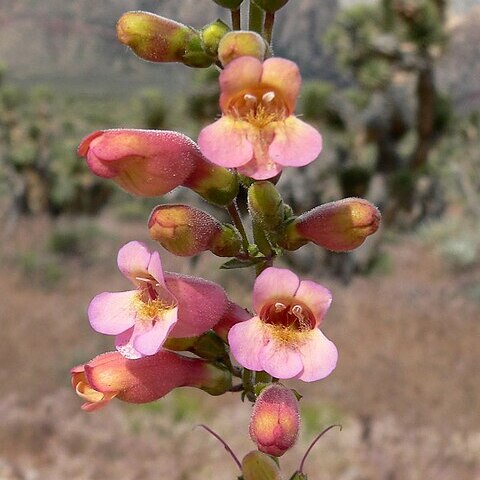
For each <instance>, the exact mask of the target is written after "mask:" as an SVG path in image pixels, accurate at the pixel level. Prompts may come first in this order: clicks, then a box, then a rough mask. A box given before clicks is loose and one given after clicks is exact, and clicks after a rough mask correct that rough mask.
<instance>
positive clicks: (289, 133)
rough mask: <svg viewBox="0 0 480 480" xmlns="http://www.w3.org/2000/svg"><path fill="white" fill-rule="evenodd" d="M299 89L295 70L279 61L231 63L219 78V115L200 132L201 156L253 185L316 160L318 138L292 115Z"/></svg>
mask: <svg viewBox="0 0 480 480" xmlns="http://www.w3.org/2000/svg"><path fill="white" fill-rule="evenodd" d="M300 84H301V78H300V72H299V70H298V67H297V65H296V64H295V63H293V62H291V61H289V60H285V59H283V58H270V59H268V60H266V61H265V62H264V63H262V62H260V60H258V59H257V58H254V57H240V58H237V59H235V60H233V61H232V62H230V63H229V64H228V65H227V66H226V68H225V69H224V70H223V71H222V73H221V74H220V88H221V95H220V108H221V110H222V113H223V116H222V118H220V120H217V121H216V122H215V123H213V124H212V125H209V126H207V127H206V128H204V129H203V130H202V131H201V132H200V136H199V139H198V144H199V147H200V150H201V151H202V153H203V154H204V155H205V156H206V157H207V158H208V159H209V160H210V161H211V162H213V163H216V164H217V165H222V166H224V167H230V168H237V169H238V171H239V172H240V173H242V174H244V175H247V176H249V177H252V178H255V179H256V180H264V179H267V178H272V177H274V176H276V175H277V174H278V173H280V172H281V170H282V168H283V167H288V166H292V167H302V166H304V165H307V164H308V163H310V162H312V161H313V160H315V159H316V158H317V156H318V155H319V153H320V151H321V150H322V137H321V136H320V134H319V133H318V132H317V131H316V130H315V129H314V128H313V127H311V126H310V125H307V124H306V123H304V122H302V121H301V120H299V119H298V118H296V117H295V116H294V114H293V113H294V110H295V104H296V101H297V97H298V93H299V90H300Z"/></svg>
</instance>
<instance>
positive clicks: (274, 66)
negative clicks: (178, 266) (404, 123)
mask: <svg viewBox="0 0 480 480" xmlns="http://www.w3.org/2000/svg"><path fill="white" fill-rule="evenodd" d="M287 1H288V0H265V1H263V0H262V1H260V0H255V1H251V2H250V22H249V26H250V30H249V31H240V30H239V29H240V20H241V19H240V15H241V10H240V8H239V7H240V4H241V3H242V2H241V1H233V0H232V1H227V0H222V1H219V0H218V1H217V3H218V4H220V5H222V6H224V7H226V8H228V9H230V10H231V13H232V29H233V31H230V28H229V27H227V26H226V25H225V24H223V23H222V22H219V21H216V22H212V23H210V24H209V25H207V26H206V27H204V28H202V29H194V28H192V27H189V26H186V25H182V24H180V23H178V22H175V21H173V20H169V19H166V18H163V17H158V16H156V15H153V14H150V13H146V12H127V13H125V14H124V15H123V16H122V17H121V19H120V20H119V22H118V25H117V33H118V36H119V39H120V41H121V42H123V43H125V44H127V45H128V46H129V47H131V48H132V50H133V51H134V52H135V53H136V54H137V55H138V56H140V57H141V58H143V59H146V60H150V61H155V62H173V61H175V62H180V63H183V64H185V65H187V66H190V67H199V68H201V67H205V66H207V65H210V64H212V63H215V64H216V65H217V66H218V68H219V69H220V70H221V73H220V76H219V84H220V95H219V98H218V103H219V105H220V109H221V111H222V117H221V118H220V119H218V120H217V121H213V120H214V119H213V118H212V119H211V121H212V123H211V124H209V125H207V126H205V128H204V129H203V130H202V132H201V133H200V137H199V140H198V146H197V144H196V143H195V142H194V141H193V140H192V139H190V138H188V137H187V136H185V135H184V134H182V133H178V132H172V131H164V130H134V129H117V130H101V131H96V132H94V133H92V134H90V135H88V136H87V137H86V138H85V139H84V140H83V141H82V142H81V143H80V146H79V148H78V153H79V155H80V156H82V157H84V158H85V160H86V164H87V165H88V167H89V169H90V170H91V172H92V173H93V174H95V175H97V176H99V177H102V178H106V179H110V180H112V181H113V182H115V183H116V184H118V185H119V186H120V187H122V188H123V189H124V190H126V191H127V192H129V193H131V194H133V195H137V196H141V197H160V196H162V195H164V194H166V193H168V192H171V191H172V190H174V189H176V188H177V187H179V186H183V187H187V188H189V189H191V190H193V191H194V192H196V193H197V194H198V195H200V197H201V198H202V199H203V200H205V201H207V202H209V203H212V204H214V205H216V206H217V207H222V208H224V209H225V210H226V211H227V212H228V214H229V215H230V219H231V222H227V223H222V222H220V221H219V220H217V219H216V218H215V217H214V216H213V215H212V214H210V213H207V212H204V211H202V210H200V209H198V208H196V207H193V206H189V205H183V204H181V205H179V204H171V205H169V204H161V205H159V206H157V207H156V208H155V209H154V210H153V212H152V213H151V215H150V217H149V220H148V230H149V233H150V236H151V237H152V239H154V240H155V241H157V242H159V243H160V244H161V245H162V246H163V247H164V248H165V249H166V250H167V251H168V252H170V253H171V254H174V255H177V256H180V257H192V256H195V255H198V254H201V253H203V252H211V253H212V254H214V255H216V256H219V257H227V258H228V260H226V261H225V263H224V264H223V266H222V267H223V268H225V269H230V270H235V269H236V268H243V267H252V268H254V269H255V271H256V276H257V278H256V280H255V283H254V285H253V301H252V305H251V307H250V310H247V309H244V308H242V307H241V306H240V305H237V304H236V303H234V302H232V301H231V300H230V299H229V298H228V293H227V292H225V291H224V289H223V288H222V287H221V286H220V285H218V284H216V283H213V282H211V281H208V280H205V279H202V278H197V277H190V276H185V275H180V274H177V273H170V272H164V270H163V267H162V260H161V258H160V254H159V253H158V252H156V251H151V250H150V249H149V248H148V246H147V245H145V244H144V243H142V242H137V241H131V242H129V243H127V244H126V245H124V246H123V247H122V248H121V249H120V251H119V252H118V267H119V270H120V272H121V273H122V274H123V275H124V276H125V277H126V279H127V280H128V281H129V282H130V284H131V285H130V287H129V289H127V290H126V291H122V292H109V291H106V292H103V293H99V294H98V295H96V296H95V297H94V298H93V299H92V301H91V303H90V305H89V308H88V319H89V321H90V324H91V326H92V328H93V329H94V330H95V331H97V332H99V333H102V334H106V335H112V336H114V337H115V347H116V350H117V351H116V352H108V353H104V354H101V355H99V356H98V357H96V358H94V359H93V360H90V361H88V362H87V363H85V364H84V365H80V366H77V367H74V368H73V369H72V385H73V387H74V389H75V391H76V392H77V394H78V395H79V396H80V397H81V398H83V399H84V400H86V403H84V404H83V406H82V408H83V409H84V410H86V411H88V412H92V411H95V410H98V409H99V408H102V407H105V406H106V405H107V404H108V403H109V402H110V401H114V400H115V399H119V400H122V401H125V402H129V403H147V402H151V401H154V400H157V399H160V398H162V397H164V396H165V395H167V394H168V393H169V392H170V391H172V390H173V389H176V388H180V387H194V388H199V389H202V390H204V391H205V392H207V393H209V394H210V395H222V394H224V393H226V392H239V393H241V398H242V399H245V398H246V399H248V400H249V401H251V402H252V403H253V404H254V408H253V413H252V418H251V423H250V427H249V432H250V436H251V438H252V440H253V442H254V443H255V444H256V447H257V448H258V451H252V452H250V453H248V454H247V455H245V456H244V458H243V460H242V462H240V461H239V460H238V459H237V458H236V457H235V455H234V454H233V452H232V451H231V450H230V449H229V447H228V446H227V445H226V444H225V443H224V445H225V446H226V448H227V450H228V451H229V452H230V453H231V454H232V456H233V458H234V460H235V462H236V464H237V466H238V468H239V470H240V474H241V477H240V478H243V480H268V479H271V480H275V479H276V480H279V479H281V478H283V473H282V470H281V467H280V465H279V463H278V459H277V457H280V456H282V455H284V454H286V453H287V452H288V451H289V450H290V448H291V447H292V446H293V445H294V443H295V441H296V439H297V436H298V432H299V428H300V416H299V404H298V399H297V398H298V394H297V393H296V392H294V391H293V390H291V389H290V388H289V387H288V386H286V385H284V384H280V383H278V380H279V379H282V380H283V381H287V380H289V379H292V378H295V379H299V380H301V381H304V382H314V381H317V380H320V379H323V378H325V377H327V376H328V375H330V374H331V373H332V372H333V370H334V369H335V366H336V363H337V358H338V351H337V347H336V346H335V345H334V343H333V342H332V341H331V340H329V339H328V338H327V337H326V336H325V335H324V334H323V333H322V332H321V331H320V326H321V325H322V324H323V322H324V321H325V319H326V315H327V311H328V309H329V307H330V304H331V302H332V294H331V293H330V291H329V290H328V289H327V288H326V287H324V286H323V285H320V284H319V283H317V282H314V281H312V280H306V279H300V278H299V277H298V276H297V275H296V274H295V273H294V272H292V271H290V270H288V269H285V268H278V267H274V266H273V264H274V262H275V261H276V260H277V258H278V257H280V256H281V255H282V253H283V252H284V251H285V250H296V249H298V248H301V247H302V246H303V245H305V244H306V243H309V242H311V243H313V244H316V245H319V246H321V247H324V248H328V249H332V250H336V251H346V250H352V249H354V248H356V247H357V246H359V245H360V244H361V243H362V242H363V241H364V240H365V238H366V237H367V236H369V235H371V234H373V233H374V232H375V231H376V229H377V228H378V225H379V221H380V214H379V212H378V210H377V209H376V207H374V206H373V205H372V204H370V203H369V202H367V201H366V200H362V199H359V198H348V199H344V200H340V201H337V202H332V203H329V204H325V205H320V206H317V207H316V208H314V209H313V210H312V211H310V212H306V213H305V212H304V213H301V212H300V213H299V214H298V215H295V214H294V212H293V210H292V209H291V208H290V207H289V206H288V205H287V204H286V203H285V202H284V201H283V199H282V197H281V195H280V192H279V191H278V190H277V188H276V186H275V184H276V183H277V182H278V181H279V180H280V176H281V173H282V171H283V169H286V168H295V167H301V166H304V165H306V164H308V163H311V162H313V161H314V160H315V159H316V158H317V156H318V155H319V153H320V151H321V149H322V136H321V135H320V133H319V132H318V131H317V130H316V129H315V128H314V127H312V126H311V125H309V124H307V123H305V122H304V121H302V120H299V119H298V118H297V117H296V116H295V105H296V100H297V96H298V94H299V90H300V83H301V78H300V71H299V68H298V67H297V65H296V64H295V63H294V62H292V61H290V60H287V59H281V58H275V57H273V58H272V57H271V49H270V47H269V44H270V41H271V35H272V29H273V22H274V19H275V14H276V12H277V11H278V10H280V9H281V8H282V7H283V6H284V5H285V4H286V3H287ZM265 57H269V58H265ZM240 185H242V186H241V187H240ZM244 186H245V187H248V195H247V196H248V207H249V213H250V219H251V227H252V228H251V230H252V232H253V238H252V237H251V236H249V234H248V228H246V226H245V224H244V222H243V220H242V218H241V215H240V212H239V209H238V208H237V203H236V197H237V195H238V192H239V188H244ZM305 188H307V186H305ZM132 285H133V287H132ZM105 288H106V289H108V286H105ZM205 428H206V429H207V430H209V431H210V432H211V430H210V429H209V428H208V427H205ZM211 433H213V432H211ZM322 433H323V432H322ZM213 434H214V435H215V436H216V437H217V438H219V437H218V435H217V434H215V433H213ZM221 441H222V442H223V440H221ZM315 441H316V440H315ZM309 451H310V449H309V450H308V451H307V454H308V452H309ZM274 458H275V459H274ZM304 461H305V457H304V460H302V462H301V464H300V467H299V469H298V470H297V471H296V472H294V473H293V476H292V478H296V479H305V478H307V476H306V474H305V473H304V471H303V464H304Z"/></svg>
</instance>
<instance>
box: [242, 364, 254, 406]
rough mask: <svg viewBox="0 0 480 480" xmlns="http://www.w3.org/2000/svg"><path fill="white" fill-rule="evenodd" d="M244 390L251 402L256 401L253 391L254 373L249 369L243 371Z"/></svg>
mask: <svg viewBox="0 0 480 480" xmlns="http://www.w3.org/2000/svg"><path fill="white" fill-rule="evenodd" d="M242 383H243V390H244V392H245V394H246V396H247V398H248V399H249V400H250V401H251V402H254V401H255V393H254V391H253V372H252V371H251V370H249V369H248V368H244V369H243V375H242Z"/></svg>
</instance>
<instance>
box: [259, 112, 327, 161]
mask: <svg viewBox="0 0 480 480" xmlns="http://www.w3.org/2000/svg"><path fill="white" fill-rule="evenodd" d="M322 146H323V143H322V136H321V135H320V133H318V132H317V130H315V128H313V127H312V126H310V125H308V124H307V123H305V122H302V121H301V120H299V119H298V118H297V117H294V116H293V115H291V116H290V117H288V118H287V119H285V120H284V121H283V122H277V123H276V128H275V138H274V139H273V141H272V143H271V144H270V147H269V149H268V153H269V154H270V157H271V159H272V160H273V161H274V162H275V163H279V164H280V165H283V166H290V167H303V166H304V165H307V164H309V163H311V162H313V161H314V160H315V159H316V158H317V157H318V155H319V154H320V152H321V151H322Z"/></svg>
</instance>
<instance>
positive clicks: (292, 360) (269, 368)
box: [260, 338, 303, 378]
mask: <svg viewBox="0 0 480 480" xmlns="http://www.w3.org/2000/svg"><path fill="white" fill-rule="evenodd" d="M260 361H261V362H262V370H265V371H266V372H267V373H269V374H270V375H272V376H273V377H276V378H294V377H296V376H297V375H298V374H299V373H300V372H301V371H302V369H303V364H302V357H301V355H300V353H299V352H298V351H297V350H296V349H295V348H294V347H292V346H291V345H289V344H288V343H285V342H278V341H276V340H275V339H273V338H272V339H271V340H270V342H269V343H267V345H265V346H264V347H263V349H262V350H261V352H260Z"/></svg>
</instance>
